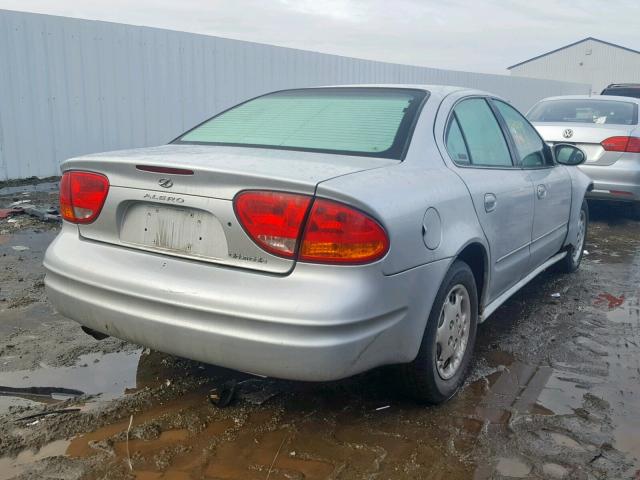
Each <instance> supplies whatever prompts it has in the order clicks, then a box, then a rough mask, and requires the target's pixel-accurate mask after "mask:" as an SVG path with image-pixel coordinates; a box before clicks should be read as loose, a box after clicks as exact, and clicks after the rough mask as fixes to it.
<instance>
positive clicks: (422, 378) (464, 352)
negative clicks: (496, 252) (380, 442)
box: [400, 260, 478, 404]
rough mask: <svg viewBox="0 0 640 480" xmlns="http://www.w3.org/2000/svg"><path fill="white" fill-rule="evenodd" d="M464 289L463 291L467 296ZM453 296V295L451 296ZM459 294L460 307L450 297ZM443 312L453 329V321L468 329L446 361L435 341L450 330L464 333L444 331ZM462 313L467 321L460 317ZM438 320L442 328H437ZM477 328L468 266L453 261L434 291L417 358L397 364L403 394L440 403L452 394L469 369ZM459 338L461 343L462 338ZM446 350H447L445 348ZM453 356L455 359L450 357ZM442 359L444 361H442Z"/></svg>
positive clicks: (474, 292) (473, 285)
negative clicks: (446, 310) (464, 338)
mask: <svg viewBox="0 0 640 480" xmlns="http://www.w3.org/2000/svg"><path fill="white" fill-rule="evenodd" d="M464 292H466V296H465V293H464ZM452 295H454V296H453V297H452ZM458 296H459V297H460V299H461V303H460V305H461V307H460V308H455V307H453V304H452V303H451V300H452V299H453V298H456V299H457V298H458ZM465 303H466V304H465ZM446 304H448V305H449V306H450V308H451V309H449V310H448V312H449V313H448V314H446V313H445V306H446ZM460 312H463V315H460ZM452 313H458V316H457V317H452ZM445 315H448V316H449V317H450V318H455V320H453V322H454V328H456V324H455V322H456V321H460V322H462V323H460V324H459V325H458V327H460V326H464V325H466V332H467V338H466V343H465V345H464V347H460V348H459V349H458V355H451V356H449V361H446V358H444V357H443V355H442V353H443V352H442V346H441V345H442V344H443V342H438V340H439V339H440V340H442V339H443V338H445V337H446V336H447V335H449V334H450V333H453V334H454V336H457V337H458V338H459V339H462V338H463V337H464V334H460V331H459V330H456V331H454V332H451V331H447V330H443V329H442V328H446V322H442V320H444V318H445ZM463 316H464V317H465V319H466V320H468V321H466V320H465V319H463V318H462V317H463ZM441 322H442V323H443V327H441V328H439V324H440V323H441ZM448 324H449V325H451V322H450V321H449V323H448ZM477 327H478V291H477V288H476V282H475V279H474V276H473V273H472V271H471V268H469V266H468V265H467V264H466V263H464V262H462V261H460V260H456V261H455V262H454V264H453V265H452V266H451V268H450V269H449V271H448V272H447V274H446V275H445V277H444V280H443V281H442V284H441V285H440V288H439V290H438V293H437V294H436V297H435V300H434V302H433V306H432V307H431V313H430V314H429V318H428V320H427V326H426V328H425V332H424V335H423V337H422V343H421V345H420V350H419V351H418V355H417V357H416V358H415V360H414V361H413V362H411V363H408V364H405V365H402V366H401V367H400V368H401V380H402V386H403V388H404V390H405V392H406V394H407V395H408V396H409V397H411V398H413V399H414V400H416V401H418V402H424V403H430V404H439V403H442V402H444V401H446V400H448V399H449V398H451V397H452V396H453V395H455V394H456V392H457V391H458V389H459V388H460V386H461V385H462V383H463V382H464V380H465V378H466V376H467V373H468V370H469V366H470V363H471V357H472V356H473V349H474V345H475V341H476V330H477ZM450 338H452V337H450ZM459 341H460V343H462V340H459ZM445 348H446V347H445ZM447 350H449V349H448V348H447ZM438 358H440V361H438ZM453 358H456V359H457V360H451V359H453ZM443 360H445V361H444V362H443ZM454 367H455V368H454Z"/></svg>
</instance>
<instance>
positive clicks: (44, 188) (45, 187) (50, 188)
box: [0, 182, 59, 198]
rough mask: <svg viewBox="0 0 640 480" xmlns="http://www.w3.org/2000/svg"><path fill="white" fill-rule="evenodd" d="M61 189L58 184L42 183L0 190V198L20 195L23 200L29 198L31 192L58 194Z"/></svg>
mask: <svg viewBox="0 0 640 480" xmlns="http://www.w3.org/2000/svg"><path fill="white" fill-rule="evenodd" d="M58 188H59V183H58V182H42V183H36V184H30V185H17V186H14V187H2V188H0V197H5V196H10V195H16V194H20V196H21V197H23V198H29V196H28V195H26V193H30V192H57V191H58Z"/></svg>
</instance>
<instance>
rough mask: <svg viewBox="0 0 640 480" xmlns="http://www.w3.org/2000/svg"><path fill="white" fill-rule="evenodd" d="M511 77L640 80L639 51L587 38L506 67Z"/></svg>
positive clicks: (598, 85)
mask: <svg viewBox="0 0 640 480" xmlns="http://www.w3.org/2000/svg"><path fill="white" fill-rule="evenodd" d="M508 69H509V70H510V72H511V75H512V76H514V77H530V78H543V79H546V80H560V81H564V82H580V83H588V84H591V93H593V94H599V93H600V92H601V91H602V89H603V88H604V87H606V86H607V85H609V84H611V83H640V51H637V50H633V49H631V48H627V47H623V46H620V45H616V44H614V43H610V42H605V41H604V40H598V39H597V38H593V37H588V38H585V39H583V40H580V41H577V42H575V43H572V44H569V45H565V46H564V47H560V48H558V49H556V50H552V51H550V52H547V53H543V54H542V55H538V56H537V57H533V58H530V59H529V60H524V61H523V62H520V63H517V64H515V65H512V66H510V67H508Z"/></svg>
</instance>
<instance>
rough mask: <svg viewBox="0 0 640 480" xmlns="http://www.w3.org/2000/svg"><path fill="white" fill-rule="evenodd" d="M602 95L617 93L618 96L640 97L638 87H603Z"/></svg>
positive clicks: (639, 88)
mask: <svg viewBox="0 0 640 480" xmlns="http://www.w3.org/2000/svg"><path fill="white" fill-rule="evenodd" d="M602 95H618V96H620V97H635V98H640V87H635V88H624V87H620V88H605V89H604V90H603V91H602Z"/></svg>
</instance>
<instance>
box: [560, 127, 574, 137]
mask: <svg viewBox="0 0 640 480" xmlns="http://www.w3.org/2000/svg"><path fill="white" fill-rule="evenodd" d="M562 136H563V137H564V138H571V137H573V130H571V129H570V128H565V129H564V131H563V132H562Z"/></svg>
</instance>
